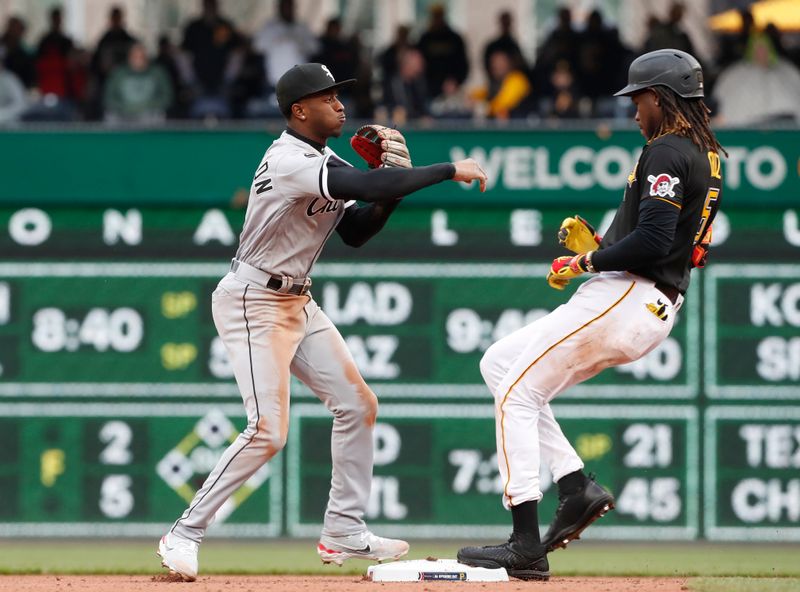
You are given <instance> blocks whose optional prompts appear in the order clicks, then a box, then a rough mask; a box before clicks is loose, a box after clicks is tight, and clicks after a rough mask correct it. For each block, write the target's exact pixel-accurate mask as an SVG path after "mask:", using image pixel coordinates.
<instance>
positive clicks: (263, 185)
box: [253, 160, 272, 195]
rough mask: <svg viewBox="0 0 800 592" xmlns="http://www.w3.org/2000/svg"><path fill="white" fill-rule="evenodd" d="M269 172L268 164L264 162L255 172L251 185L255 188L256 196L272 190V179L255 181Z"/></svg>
mask: <svg viewBox="0 0 800 592" xmlns="http://www.w3.org/2000/svg"><path fill="white" fill-rule="evenodd" d="M268 170H269V162H268V161H266V160H265V161H264V164H263V165H262V166H261V167H260V168H259V169H258V171H256V176H255V178H254V179H253V183H254V184H255V186H256V195H261V194H262V193H264V192H265V191H269V190H270V189H272V177H270V178H268V179H263V180H261V181H257V180H256V179H258V178H259V177H260V176H261V175H263V174H265V173H266V172H267V171H268Z"/></svg>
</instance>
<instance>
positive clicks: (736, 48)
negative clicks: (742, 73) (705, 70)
mask: <svg viewBox="0 0 800 592" xmlns="http://www.w3.org/2000/svg"><path fill="white" fill-rule="evenodd" d="M739 17H740V20H741V23H742V28H741V29H740V30H739V31H738V32H736V33H734V34H732V35H723V36H721V37H720V39H719V57H718V58H717V66H719V67H720V68H724V67H725V66H729V65H730V64H732V63H734V62H738V61H739V60H741V59H744V57H745V54H746V53H747V46H748V43H749V40H750V35H751V33H752V32H753V29H754V26H753V25H754V23H753V15H752V14H751V13H750V10H749V9H746V8H742V9H741V10H739Z"/></svg>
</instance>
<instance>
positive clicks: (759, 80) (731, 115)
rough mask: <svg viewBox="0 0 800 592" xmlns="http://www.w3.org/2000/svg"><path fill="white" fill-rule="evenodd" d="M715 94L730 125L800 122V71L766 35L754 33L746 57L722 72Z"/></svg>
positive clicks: (723, 117)
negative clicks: (780, 54) (781, 53)
mask: <svg viewBox="0 0 800 592" xmlns="http://www.w3.org/2000/svg"><path fill="white" fill-rule="evenodd" d="M714 97H715V99H716V100H717V103H718V105H719V122H720V123H724V124H726V125H742V126H749V125H761V124H769V123H774V122H780V121H791V122H794V123H800V70H798V69H797V67H796V66H794V64H792V63H791V62H789V61H788V60H786V59H785V58H782V57H780V56H779V55H778V54H777V52H776V51H775V48H774V46H773V45H772V42H771V41H770V38H769V37H768V36H767V35H766V34H763V33H754V34H751V36H750V42H749V46H748V49H747V52H746V54H745V58H744V59H743V60H739V61H738V62H735V63H734V64H732V65H730V66H728V67H727V68H726V69H725V70H723V71H722V72H721V73H720V75H719V78H718V79H717V83H716V86H715V87H714Z"/></svg>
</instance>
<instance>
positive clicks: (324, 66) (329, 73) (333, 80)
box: [321, 64, 336, 82]
mask: <svg viewBox="0 0 800 592" xmlns="http://www.w3.org/2000/svg"><path fill="white" fill-rule="evenodd" d="M321 65H322V69H323V70H325V74H327V76H328V78H330V79H331V81H332V82H336V79H335V78H334V77H333V74H331V71H330V70H328V66H326V65H324V64H321Z"/></svg>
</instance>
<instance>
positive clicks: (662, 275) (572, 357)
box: [458, 49, 724, 580]
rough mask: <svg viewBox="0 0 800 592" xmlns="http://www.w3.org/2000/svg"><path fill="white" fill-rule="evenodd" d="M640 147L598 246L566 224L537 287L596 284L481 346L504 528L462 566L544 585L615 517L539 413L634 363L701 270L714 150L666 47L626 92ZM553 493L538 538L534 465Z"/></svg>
mask: <svg viewBox="0 0 800 592" xmlns="http://www.w3.org/2000/svg"><path fill="white" fill-rule="evenodd" d="M616 96H629V97H630V98H631V100H632V101H633V103H634V105H635V106H636V122H637V123H638V124H639V128H640V129H641V131H642V134H643V135H644V137H645V138H646V139H647V145H646V146H645V147H644V149H643V151H642V154H641V156H640V157H639V161H638V163H637V164H636V166H635V167H634V170H633V171H631V173H630V176H629V177H628V183H627V187H626V188H625V193H624V196H623V199H622V203H621V204H620V206H619V209H618V210H617V214H616V216H615V218H614V221H613V222H612V224H611V227H610V228H609V230H608V232H607V233H606V235H605V237H603V238H602V239H601V238H600V237H599V236H598V235H597V234H596V233H595V231H594V229H593V228H592V227H591V226H590V225H589V224H588V223H587V222H586V221H585V220H584V219H583V218H581V217H580V216H577V215H576V216H574V217H570V218H567V219H565V220H564V222H563V224H562V226H561V229H560V230H559V233H558V237H559V242H560V243H561V244H562V245H564V246H565V247H566V248H567V249H569V250H570V251H572V252H573V253H575V255H574V256H563V257H558V258H557V259H555V260H554V261H553V264H552V266H551V269H550V272H549V273H548V275H547V281H548V283H549V284H550V285H551V286H552V287H553V288H556V289H564V287H565V286H566V284H567V283H568V282H569V281H570V280H571V279H572V278H575V277H578V276H579V275H582V274H584V273H591V274H592V275H593V277H592V278H591V279H589V280H588V281H586V282H585V283H583V284H582V285H581V286H580V287H579V288H578V290H577V292H576V293H575V295H574V296H573V297H572V298H570V300H569V301H568V302H567V303H566V304H563V305H561V306H559V307H558V308H557V309H556V310H554V311H553V312H552V313H550V314H549V315H547V316H546V317H544V318H542V319H539V320H537V321H535V322H533V323H531V324H530V325H528V326H526V327H523V328H522V329H520V330H518V331H516V332H514V333H512V334H511V335H509V336H508V337H505V338H503V339H501V340H500V341H498V342H497V343H495V344H494V345H492V346H491V347H490V348H489V349H488V350H487V352H486V354H485V355H484V357H483V359H482V360H481V373H482V374H483V378H484V380H485V381H486V384H487V385H488V387H489V389H490V390H491V392H492V394H493V395H494V400H495V418H496V436H497V457H498V463H499V468H500V475H501V478H502V480H503V504H504V506H505V507H506V508H508V509H510V510H511V515H512V519H513V524H514V529H513V533H512V535H511V538H510V539H509V541H508V542H507V543H504V544H501V545H496V546H489V547H466V548H463V549H461V550H460V551H459V552H458V559H459V561H461V562H462V563H466V564H468V565H474V566H479V567H489V568H497V567H505V568H506V569H507V570H508V572H509V574H510V575H512V576H515V577H517V578H521V579H539V580H546V579H548V578H549V566H548V562H547V553H548V552H549V551H553V550H554V549H557V548H559V547H565V546H566V545H567V543H569V542H570V541H572V540H575V539H576V538H578V537H579V535H580V533H581V532H582V531H583V530H584V529H585V528H586V527H587V526H588V525H589V524H591V523H592V522H593V521H594V520H596V519H597V518H599V517H600V516H602V515H603V514H604V513H605V512H607V511H609V510H610V509H612V508H613V507H614V498H613V496H612V495H611V494H610V493H609V492H607V491H606V490H605V489H603V488H602V487H601V486H600V485H598V484H597V483H596V482H595V481H594V479H593V478H590V477H587V476H586V475H585V474H584V472H583V462H582V461H581V459H580V458H579V457H578V455H577V453H576V452H575V450H574V448H573V447H572V446H571V445H570V443H569V442H568V441H567V439H566V438H565V437H564V434H563V433H562V431H561V429H560V427H559V425H558V422H557V421H556V420H555V418H554V417H553V412H552V409H551V408H550V401H551V400H552V399H553V398H555V397H556V396H557V395H558V394H560V393H561V392H562V391H564V390H565V389H567V388H568V387H570V386H572V385H574V384H577V383H579V382H582V381H584V380H586V379H588V378H591V377H592V376H594V375H596V374H597V373H598V372H600V371H601V370H603V369H605V368H608V367H611V366H617V365H620V364H625V363H628V362H632V361H634V360H637V359H639V358H641V357H642V356H644V355H645V354H647V353H648V352H650V351H651V350H653V349H654V348H655V347H657V346H658V345H659V344H660V343H661V342H662V341H663V340H664V339H665V338H666V337H667V335H668V334H669V332H670V330H671V329H672V324H673V322H674V321H675V315H676V313H677V312H678V310H679V309H680V307H681V304H682V303H683V296H684V294H685V293H686V289H687V288H688V286H689V280H690V276H691V269H692V267H701V266H703V265H704V264H705V255H706V252H707V245H708V243H709V241H710V236H711V223H712V222H713V220H714V216H715V215H716V212H717V210H718V208H719V205H720V200H721V197H722V174H721V169H720V152H723V153H724V151H723V150H722V148H721V146H720V145H719V143H718V142H717V140H716V138H715V136H714V134H713V132H712V131H711V129H710V127H709V119H708V113H709V110H708V108H707V107H706V106H705V104H704V102H703V74H702V70H701V68H700V64H699V63H698V61H697V60H696V59H695V58H694V57H692V56H691V55H689V54H687V53H685V52H682V51H677V50H673V49H664V50H659V51H654V52H650V53H647V54H645V55H642V56H640V57H639V58H637V59H636V60H635V61H634V62H633V63H632V64H631V66H630V70H629V72H628V85H627V86H626V87H625V88H623V89H622V90H621V91H619V92H618V93H617V94H616ZM540 458H541V462H544V463H547V465H548V466H549V468H550V471H551V473H552V475H553V479H554V480H555V481H556V482H557V484H558V496H559V505H558V509H557V510H556V514H555V517H554V519H553V521H552V523H551V525H550V528H549V530H548V531H547V534H546V535H545V536H544V538H543V539H541V540H540V537H539V526H538V525H539V520H538V513H537V504H538V501H539V500H540V499H541V497H542V493H541V490H540V488H539V463H540Z"/></svg>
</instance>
